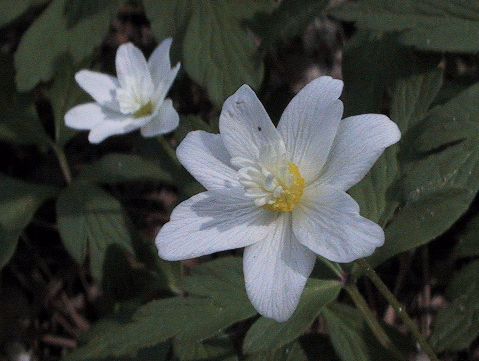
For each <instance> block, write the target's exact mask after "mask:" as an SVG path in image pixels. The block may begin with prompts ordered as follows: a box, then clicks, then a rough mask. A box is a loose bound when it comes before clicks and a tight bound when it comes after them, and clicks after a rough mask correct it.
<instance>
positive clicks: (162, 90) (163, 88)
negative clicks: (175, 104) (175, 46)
mask: <svg viewBox="0 0 479 361" xmlns="http://www.w3.org/2000/svg"><path fill="white" fill-rule="evenodd" d="M179 70H180V63H178V64H176V65H175V67H174V68H172V69H170V70H168V71H167V72H166V75H165V76H164V77H163V78H161V79H159V81H158V84H157V85H156V88H155V91H154V94H153V102H155V103H156V104H160V103H161V102H162V101H163V99H165V97H166V94H168V91H169V90H170V88H171V85H172V84H173V82H174V81H175V78H176V75H177V74H178V71H179Z"/></svg>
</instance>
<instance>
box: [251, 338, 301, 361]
mask: <svg viewBox="0 0 479 361" xmlns="http://www.w3.org/2000/svg"><path fill="white" fill-rule="evenodd" d="M245 360H246V361H307V360H308V357H307V356H306V354H305V353H304V351H303V349H302V348H301V346H300V344H299V343H298V342H293V343H291V344H289V345H287V346H283V347H281V348H278V349H276V350H273V351H269V352H259V353H256V354H254V355H250V356H248V357H246V359H245Z"/></svg>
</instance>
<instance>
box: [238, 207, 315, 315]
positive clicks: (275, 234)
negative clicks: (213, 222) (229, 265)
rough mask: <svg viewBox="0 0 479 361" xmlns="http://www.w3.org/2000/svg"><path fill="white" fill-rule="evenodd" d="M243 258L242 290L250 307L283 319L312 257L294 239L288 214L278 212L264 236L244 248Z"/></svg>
mask: <svg viewBox="0 0 479 361" xmlns="http://www.w3.org/2000/svg"><path fill="white" fill-rule="evenodd" d="M243 257H244V258H243V269H244V275H245V282H246V292H247V293H248V297H249V299H250V300H251V303H252V304H253V306H254V307H255V308H256V310H257V311H258V312H259V313H261V314H262V315H263V316H265V317H269V318H272V319H274V320H276V321H278V322H283V321H286V320H287V319H288V318H290V317H291V315H292V314H293V312H294V310H295V309H296V306H297V305H298V302H299V299H300V296H301V293H302V292H303V288H304V285H305V283H306V280H307V279H308V277H309V275H310V274H311V271H312V270H313V266H314V262H315V260H316V255H315V254H314V253H313V252H311V251H310V250H309V249H307V248H306V247H304V246H303V245H302V244H300V243H299V242H298V241H297V239H296V238H295V236H294V234H293V232H292V229H291V216H290V214H288V213H286V214H281V215H280V216H279V218H278V219H277V221H276V228H275V229H274V230H273V231H272V232H271V233H270V234H269V235H268V238H267V239H264V240H262V241H261V242H258V243H255V244H254V245H251V246H248V247H246V249H245V251H244V256H243Z"/></svg>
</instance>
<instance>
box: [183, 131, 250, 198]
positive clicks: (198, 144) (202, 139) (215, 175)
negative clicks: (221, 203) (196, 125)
mask: <svg viewBox="0 0 479 361" xmlns="http://www.w3.org/2000/svg"><path fill="white" fill-rule="evenodd" d="M176 154H177V155H178V159H179V161H180V162H181V164H183V166H184V167H185V168H186V169H187V170H188V172H190V173H191V174H192V175H193V177H195V178H196V180H197V181H198V182H200V183H201V184H202V185H203V186H204V187H205V188H206V189H208V190H214V189H222V188H231V187H241V186H240V184H239V182H238V175H237V172H236V171H235V170H234V169H233V168H231V165H230V155H229V153H228V151H227V150H226V148H225V146H224V144H223V140H222V139H221V135H219V134H211V133H207V132H204V131H201V130H197V131H194V132H190V133H188V135H187V136H186V137H185V139H184V140H183V141H182V142H181V143H180V145H179V146H178V148H177V149H176Z"/></svg>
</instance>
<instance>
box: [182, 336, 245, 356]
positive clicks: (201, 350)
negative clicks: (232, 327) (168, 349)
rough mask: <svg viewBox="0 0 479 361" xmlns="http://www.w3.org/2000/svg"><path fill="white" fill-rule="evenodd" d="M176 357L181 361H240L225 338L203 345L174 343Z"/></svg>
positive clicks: (187, 342)
mask: <svg viewBox="0 0 479 361" xmlns="http://www.w3.org/2000/svg"><path fill="white" fill-rule="evenodd" d="M174 350H175V356H177V357H178V358H179V359H180V360H181V361H200V360H204V361H238V356H237V355H236V351H235V349H234V347H233V343H232V342H231V340H230V339H229V338H227V337H226V336H223V337H221V338H215V339H212V340H208V341H205V342H203V343H194V342H189V341H186V342H182V341H180V340H178V339H177V340H175V342H174Z"/></svg>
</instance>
